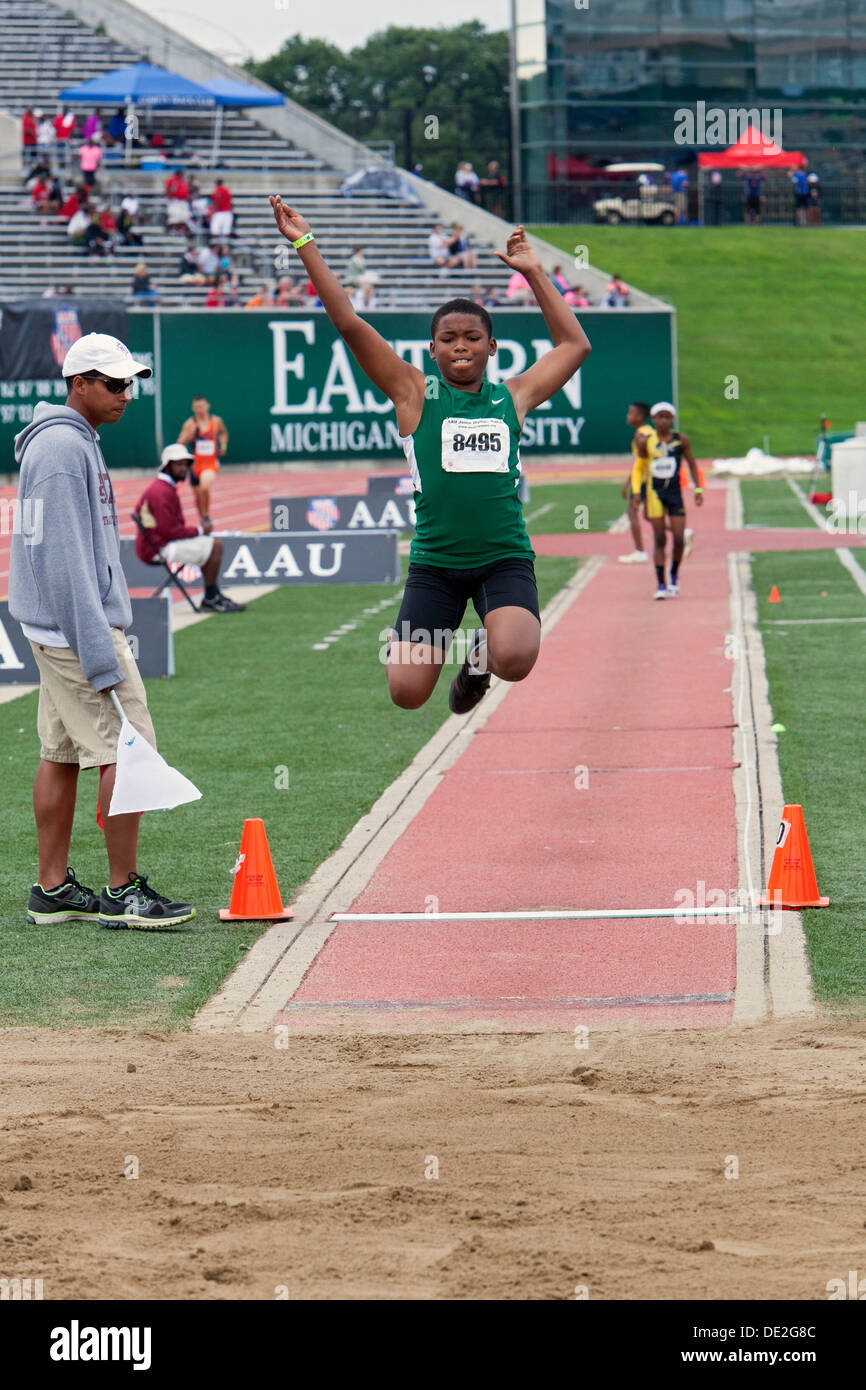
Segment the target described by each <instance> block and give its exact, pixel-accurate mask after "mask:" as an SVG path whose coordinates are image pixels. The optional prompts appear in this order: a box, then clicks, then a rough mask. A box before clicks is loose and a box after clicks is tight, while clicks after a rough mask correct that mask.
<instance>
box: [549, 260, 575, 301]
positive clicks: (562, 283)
mask: <svg viewBox="0 0 866 1390" xmlns="http://www.w3.org/2000/svg"><path fill="white" fill-rule="evenodd" d="M550 278H551V280H552V281H553V283H554V285H555V286H556V288H557V289H558V290H559V293H560V294H565V293H566V292H567V291H568V290H570V289H571V282H570V281H569V280H568V279H567V277H566V276H565V275H563V273H562V266H561V265H555V266H554V267H553V274H552V275H551V277H550Z"/></svg>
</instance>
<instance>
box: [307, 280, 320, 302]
mask: <svg viewBox="0 0 866 1390" xmlns="http://www.w3.org/2000/svg"><path fill="white" fill-rule="evenodd" d="M311 299H312V300H313V301H314V303H315V305H320V304H321V302H322V301H321V299H320V298H319V291H318V290H317V289H316V287H315V285H314V284H313V282H312V280H308V281H307V283H306V284H305V285H304V301H305V303H307V304H309V302H310V300H311Z"/></svg>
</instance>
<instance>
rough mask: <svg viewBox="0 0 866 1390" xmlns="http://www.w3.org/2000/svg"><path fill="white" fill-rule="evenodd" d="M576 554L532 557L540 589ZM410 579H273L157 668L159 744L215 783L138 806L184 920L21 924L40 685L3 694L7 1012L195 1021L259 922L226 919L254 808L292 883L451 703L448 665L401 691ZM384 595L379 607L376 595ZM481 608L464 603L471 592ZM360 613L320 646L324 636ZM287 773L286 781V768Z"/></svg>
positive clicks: (64, 1019) (91, 803)
mask: <svg viewBox="0 0 866 1390" xmlns="http://www.w3.org/2000/svg"><path fill="white" fill-rule="evenodd" d="M575 568H576V566H575V561H574V560H567V559H553V558H542V559H540V560H539V561H538V562H537V575H538V585H539V594H540V597H541V602H542V604H544V603H546V602H547V601H548V600H549V599H550V598H551V597H552V596H553V594H554V593H556V591H557V590H558V589H560V588H561V587H562V585H563V584H564V583H566V582H567V580H568V579H569V578H570V577H571V576H572V575H573V574H574V572H575ZM400 588H401V586H395V585H388V586H377V585H364V586H354V585H353V586H343V585H339V586H338V585H335V586H326V585H323V586H320V587H310V588H302V589H292V590H289V589H280V590H278V591H277V592H275V593H273V594H270V595H267V596H265V597H263V598H260V599H257V600H256V601H255V603H253V604H251V605H250V607H249V608H248V610H247V612H246V613H245V614H244V615H243V616H242V617H238V618H236V619H235V618H225V619H223V618H213V619H211V620H210V621H209V622H206V623H202V624H200V625H198V626H196V627H194V628H190V629H189V630H188V631H185V632H181V633H179V634H178V635H177V637H176V639H175V643H176V661H177V670H178V675H177V676H175V677H174V678H173V679H171V680H165V681H159V680H156V681H149V682H148V700H149V703H150V707H151V710H152V713H153V719H154V725H155V727H156V730H157V737H158V740H159V747H160V751H161V752H162V754H163V756H164V757H165V758H167V760H168V761H169V762H170V763H172V764H173V765H175V766H176V767H179V768H181V770H182V771H183V772H185V773H186V774H187V775H188V776H189V777H191V778H192V779H193V781H194V782H195V783H196V784H197V785H198V786H199V787H200V788H201V790H202V792H203V793H204V795H203V798H202V800H201V801H199V802H195V803H193V804H191V805H188V806H182V807H179V808H178V809H177V810H175V811H167V812H155V813H152V814H150V815H147V816H145V817H144V819H143V822H142V833H141V842H140V855H139V865H140V867H141V869H142V871H143V872H145V873H150V874H151V876H152V879H153V882H154V884H155V886H156V888H157V889H158V890H159V891H160V892H163V893H168V894H171V895H175V896H182V897H184V898H185V899H187V900H189V901H192V902H193V903H195V904H196V906H197V907H198V915H197V917H196V918H195V919H194V921H193V922H191V923H190V924H189V927H188V928H186V929H181V930H179V931H176V932H163V933H154V934H149V933H144V932H135V931H131V932H129V931H126V932H110V931H105V930H103V929H101V928H99V927H97V926H96V925H91V924H89V923H88V924H85V925H81V924H78V925H75V924H65V925H63V924H58V925H57V926H54V927H39V928H35V927H28V926H27V925H26V924H25V922H24V916H25V912H26V902H27V892H28V888H29V885H30V884H31V883H32V882H33V881H34V879H35V877H36V833H35V827H34V824H33V812H32V803H31V788H32V781H33V773H34V771H35V769H36V764H37V759H38V755H39V753H38V742H37V740H36V701H37V697H36V695H35V694H34V695H30V696H27V697H23V698H21V699H19V700H14V701H12V702H11V703H10V704H6V705H0V748H2V749H3V754H2V758H3V773H4V776H3V790H4V795H3V798H2V804H0V843H2V844H3V846H4V849H5V853H4V855H3V860H2V864H0V1023H3V1024H7V1025H8V1024H16V1023H17V1024H21V1023H32V1024H42V1025H50V1026H67V1027H68V1026H71V1025H75V1024H125V1023H131V1024H137V1025H140V1026H146V1025H154V1024H156V1025H165V1024H175V1023H183V1022H185V1021H187V1020H188V1019H189V1018H190V1016H191V1015H192V1014H193V1013H194V1012H195V1010H196V1009H197V1008H199V1007H200V1005H202V1004H203V1003H204V1002H205V1000H206V999H207V998H208V997H209V996H210V995H211V994H212V993H213V992H214V991H215V990H216V989H218V988H219V986H220V984H221V982H222V981H223V980H224V979H225V977H226V975H227V974H228V973H229V971H230V970H231V969H232V968H233V967H234V966H235V965H236V964H237V962H238V961H239V960H240V959H241V955H242V951H241V948H242V947H243V946H249V945H251V944H252V943H253V942H254V941H255V940H256V938H257V937H258V936H259V935H260V934H261V932H262V931H263V930H264V927H263V926H261V925H259V924H233V923H224V922H220V920H219V916H218V909H219V908H220V907H227V906H228V902H229V897H230V894H231V886H232V877H231V869H232V866H233V865H234V863H235V859H236V857H237V851H238V845H239V842H240V835H241V829H242V827H243V822H244V819H245V818H246V817H248V816H261V817H262V818H263V820H264V822H265V826H266V829H267V832H268V840H269V843H270V847H271V853H272V856H273V859H274V865H275V868H276V872H277V879H278V882H279V885H280V888H281V890H282V892H283V895H284V898H285V899H286V900H290V899H291V898H293V897H294V896H295V894H296V892H297V889H298V888H299V887H300V885H301V884H303V883H304V882H305V881H306V880H307V879H308V878H309V877H310V875H311V874H312V872H313V870H314V869H315V868H316V867H317V866H318V865H319V864H320V863H321V862H322V861H323V860H324V859H326V858H327V856H328V855H329V854H330V853H331V852H332V851H333V850H334V849H336V848H337V846H338V845H339V844H340V843H341V842H342V840H343V839H344V837H345V836H346V834H347V833H348V831H349V830H350V829H351V828H352V826H353V825H354V824H355V822H356V821H357V820H358V819H359V817H361V816H362V815H364V814H365V812H367V811H368V810H369V808H370V807H371V806H372V804H373V802H374V801H375V800H376V799H377V797H378V796H379V795H380V793H381V792H382V791H383V790H384V789H385V787H386V786H387V785H388V784H389V783H390V782H391V781H393V779H394V778H395V777H396V776H397V775H398V774H399V773H400V772H401V771H402V770H403V768H405V767H406V766H407V764H408V763H409V762H410V761H411V759H412V758H413V757H414V755H415V753H416V752H417V751H418V750H419V748H421V747H422V746H423V744H424V743H426V741H427V740H428V739H429V738H430V737H431V736H432V734H433V733H434V732H435V731H436V729H437V728H438V727H439V726H440V725H441V724H442V722H443V721H444V719H445V718H446V717H447V715H448V705H447V698H446V695H447V680H448V679H449V678H450V677H449V675H448V672H449V667H447V666H446V668H445V671H444V672H443V675H442V678H441V680H440V684H439V687H438V689H437V691H436V692H435V694H434V696H433V698H432V699H431V700H430V702H429V703H428V704H427V705H426V706H425V707H424V708H423V709H421V710H415V711H407V710H399V709H397V708H396V707H395V706H394V705H392V704H391V702H390V700H389V698H388V693H387V687H386V682H385V673H384V670H383V667H382V664H381V662H380V661H379V651H380V645H381V642H380V634H381V633H382V631H383V629H385V628H387V626H388V625H389V622H391V621H393V619H394V617H396V611H397V606H398V599H399V594H400ZM389 596H390V597H391V598H392V600H393V602H392V603H391V604H389V606H388V607H387V608H386V609H385V610H384V611H382V612H381V613H376V614H370V615H367V616H366V617H362V616H361V615H362V614H363V610H364V609H365V608H371V607H373V606H374V605H375V604H377V603H378V602H380V601H381V600H384V599H386V598H388V597H389ZM470 613H471V609H470ZM355 621H357V622H358V627H357V629H356V631H354V632H350V633H348V634H347V635H346V636H344V637H343V638H342V639H341V640H340V641H339V642H338V643H336V644H335V645H334V646H332V647H330V648H329V649H328V650H327V651H324V652H317V651H313V649H312V648H313V643H314V642H318V641H320V640H321V638H322V637H324V636H326V635H327V634H328V633H329V632H331V630H332V629H333V628H335V627H338V626H340V625H341V624H343V623H347V622H355ZM281 768H286V769H287V770H288V780H289V786H288V789H285V790H284V789H278V787H277V782H278V781H279V780H280V777H279V770H280V769H281ZM95 802H96V775H95V773H85V774H82V777H81V780H80V788H79V797H78V808H77V812H76V823H75V829H74V832H73V841H72V852H71V855H70V859H71V862H72V864H73V865H74V867H75V869H76V872H77V873H78V875H79V877H80V879H81V880H82V881H83V882H84V883H87V884H90V885H91V886H92V887H94V888H96V889H97V890H98V889H99V888H100V887H101V886H102V884H103V882H104V875H105V850H104V844H101V843H100V841H101V839H102V836H101V832H100V831H99V830H98V829H97V827H96V825H95V814H96V805H95Z"/></svg>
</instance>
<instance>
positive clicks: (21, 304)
mask: <svg viewBox="0 0 866 1390" xmlns="http://www.w3.org/2000/svg"><path fill="white" fill-rule="evenodd" d="M126 332H127V325H126V309H125V308H124V307H123V304H122V303H121V302H120V301H118V300H114V299H82V300H81V301H79V302H78V303H76V302H75V301H73V300H69V299H63V300H57V299H16V300H12V301H8V300H7V301H3V302H2V303H0V380H2V381H37V380H45V381H59V380H60V369H61V367H62V365H63V359H64V357H65V356H66V354H67V352H68V351H69V349H70V348H71V347H72V344H73V343H75V342H77V341H78V339H79V338H81V337H83V335H84V334H85V333H110V334H111V336H112V337H113V338H120V339H121V341H122V342H124V343H125V342H126ZM64 397H65V392H64Z"/></svg>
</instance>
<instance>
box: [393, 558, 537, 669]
mask: <svg viewBox="0 0 866 1390" xmlns="http://www.w3.org/2000/svg"><path fill="white" fill-rule="evenodd" d="M470 599H471V600H472V602H473V604H474V605H475V611H476V613H477V614H478V616H479V618H480V619H481V621H482V622H483V621H484V619H485V617H486V615H487V614H488V613H490V612H492V610H493V609H494V608H509V607H513V608H525V609H526V610H527V612H529V613H532V614H533V616H534V617H536V618H538V617H539V616H540V615H539V611H538V589H537V587H536V583H535V569H534V567H533V564H532V561H531V560H529V559H526V558H525V557H523V556H516V555H515V556H511V557H507V558H506V559H504V560H494V561H493V563H492V564H491V565H481V566H480V567H479V568H478V569H469V570H452V569H442V568H440V566H439V565H417V564H414V563H412V564H410V566H409V574H408V576H407V578H406V588H405V589H404V590H403V602H402V603H401V604H400V612H399V613H398V614H397V621H396V623H395V627H396V629H397V633H396V638H395V640H396V641H397V642H423V643H425V644H426V645H429V646H433V647H442V648H445V649H447V648H448V647H449V646H450V644H451V639H452V635H453V633H454V632H455V631H456V630H457V629H458V628H459V627H460V624H461V622H462V621H463V614H464V613H465V612H466V605H467V603H468V602H469V600H470Z"/></svg>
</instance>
